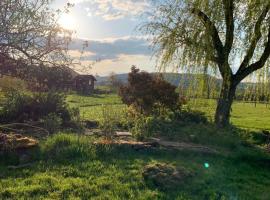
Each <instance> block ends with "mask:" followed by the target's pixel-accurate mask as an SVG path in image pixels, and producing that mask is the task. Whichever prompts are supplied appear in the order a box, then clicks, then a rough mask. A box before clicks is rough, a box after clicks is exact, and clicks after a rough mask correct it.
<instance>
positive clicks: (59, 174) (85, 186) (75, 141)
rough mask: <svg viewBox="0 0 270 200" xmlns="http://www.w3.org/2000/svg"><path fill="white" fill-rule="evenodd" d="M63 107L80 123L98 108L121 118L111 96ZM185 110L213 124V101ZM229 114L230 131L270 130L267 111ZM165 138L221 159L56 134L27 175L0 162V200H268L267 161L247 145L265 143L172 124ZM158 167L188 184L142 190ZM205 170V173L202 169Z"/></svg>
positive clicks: (245, 107)
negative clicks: (184, 176)
mask: <svg viewBox="0 0 270 200" xmlns="http://www.w3.org/2000/svg"><path fill="white" fill-rule="evenodd" d="M67 101H68V103H69V104H70V105H71V106H72V107H79V109H80V111H81V115H82V118H83V119H87V120H97V121H99V120H100V119H101V118H102V115H103V106H105V107H109V108H110V111H112V112H115V113H119V116H118V117H119V119H120V118H124V111H123V110H124V109H125V108H126V106H125V105H123V104H122V103H121V101H120V98H119V97H118V96H117V95H116V94H101V95H94V96H80V95H74V94H73V95H69V96H68V98H67ZM189 107H191V108H192V109H196V110H201V111H204V112H206V115H207V116H208V117H209V118H210V119H211V118H212V116H213V114H214V109H215V101H213V100H210V101H208V100H196V101H190V103H189ZM232 110H233V112H232V123H233V124H234V125H235V126H236V127H238V128H246V129H252V130H253V129H254V130H262V129H270V110H269V109H268V108H265V105H262V104H257V107H256V108H255V107H254V105H253V104H243V103H241V102H235V103H234V105H233V108H232ZM166 128H167V129H166ZM163 134H164V135H166V136H167V137H169V138H170V139H172V140H173V141H180V142H192V143H198V144H202V145H205V146H207V147H210V148H214V149H216V150H218V151H219V152H220V153H219V154H218V155H211V154H203V153H199V152H191V151H187V150H185V151H176V150H175V151H172V150H165V149H153V150H140V151H136V150H134V149H133V148H130V147H123V146H122V147H119V146H106V145H95V144H94V141H97V140H98V139H97V138H95V137H86V136H79V135H73V134H57V135H54V136H52V137H49V138H47V139H45V140H44V141H41V144H40V148H39V149H36V150H35V151H34V152H33V154H34V158H35V163H34V164H33V165H32V166H31V167H29V168H25V169H17V170H8V168H7V166H8V165H10V164H15V163H17V158H15V157H14V156H13V155H12V156H10V157H9V156H5V158H3V157H0V199H3V200H5V199H12V200H13V199H16V200H17V199H55V200H57V199H72V200H73V199H85V200H88V199H100V200H103V199H108V200H114V199H124V200H125V199H136V200H137V199H150V200H153V199H165V200H167V199H168V200H171V199H178V200H184V199H185V200H188V199H191V200H193V199H194V200H204V199H205V200H208V199H212V200H219V199H228V200H231V199H239V200H242V199H243V200H256V199H258V200H269V197H270V190H269V186H270V156H269V154H266V153H264V152H263V151H262V150H261V149H260V148H259V147H256V146H254V145H253V143H256V144H258V145H261V144H262V143H263V142H264V141H263V140H262V139H261V138H260V137H261V135H260V133H256V134H255V133H251V132H249V131H243V130H239V129H237V128H234V129H226V130H220V129H218V128H216V127H215V126H213V125H211V124H210V125H204V124H192V125H186V124H171V125H168V126H167V127H164V133H163ZM239 135H245V136H246V138H245V137H244V138H245V139H248V140H243V139H242V138H240V136H239ZM156 162H162V163H170V164H173V165H175V166H176V167H184V168H186V169H187V170H189V171H191V172H192V173H193V177H192V178H190V179H189V180H188V181H186V182H185V183H184V184H181V185H179V186H178V187H177V189H173V190H161V189H158V188H155V187H153V186H150V185H147V184H146V183H145V181H144V179H143V176H142V171H143V167H144V166H146V165H148V164H150V163H156ZM206 162H207V163H209V164H210V167H209V168H205V167H204V163H206Z"/></svg>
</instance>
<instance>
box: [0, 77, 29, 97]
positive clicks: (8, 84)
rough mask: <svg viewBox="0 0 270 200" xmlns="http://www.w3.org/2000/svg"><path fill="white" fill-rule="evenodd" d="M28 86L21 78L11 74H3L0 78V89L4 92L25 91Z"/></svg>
mask: <svg viewBox="0 0 270 200" xmlns="http://www.w3.org/2000/svg"><path fill="white" fill-rule="evenodd" d="M26 88H27V85H26V83H25V82H24V81H23V80H21V79H18V78H13V77H9V76H3V77H2V78H0V89H1V91H2V92H4V93H7V92H9V91H25V90H26Z"/></svg>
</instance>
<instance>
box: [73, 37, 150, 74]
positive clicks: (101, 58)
mask: <svg viewBox="0 0 270 200" xmlns="http://www.w3.org/2000/svg"><path fill="white" fill-rule="evenodd" d="M85 41H86V40H84V39H75V40H74V41H73V42H72V43H71V45H70V48H69V49H70V50H69V54H70V55H71V56H72V57H73V58H74V59H75V60H77V61H78V60H79V63H80V65H77V66H75V70H77V71H78V72H80V73H92V74H95V73H98V74H100V75H107V74H109V72H112V71H113V72H116V73H126V72H128V71H130V67H131V66H132V65H136V66H138V67H140V68H142V69H145V70H148V71H151V70H153V69H154V61H153V60H151V55H152V50H151V48H149V43H148V42H147V40H146V39H144V38H141V37H123V38H114V39H104V40H88V47H87V48H85V50H84V53H83V54H81V51H82V48H83V44H84V43H85ZM95 61H98V62H95ZM93 63H95V64H94V65H93ZM90 66H92V68H91V67H90Z"/></svg>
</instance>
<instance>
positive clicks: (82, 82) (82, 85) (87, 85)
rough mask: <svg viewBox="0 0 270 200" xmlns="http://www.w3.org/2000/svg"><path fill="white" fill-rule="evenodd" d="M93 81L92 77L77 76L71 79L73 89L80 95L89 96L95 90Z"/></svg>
mask: <svg viewBox="0 0 270 200" xmlns="http://www.w3.org/2000/svg"><path fill="white" fill-rule="evenodd" d="M95 81H97V80H96V78H95V77H94V76H93V75H83V74H79V75H77V76H75V78H74V79H73V84H74V89H75V90H76V91H77V92H80V93H82V94H91V93H92V92H93V91H94V89H95Z"/></svg>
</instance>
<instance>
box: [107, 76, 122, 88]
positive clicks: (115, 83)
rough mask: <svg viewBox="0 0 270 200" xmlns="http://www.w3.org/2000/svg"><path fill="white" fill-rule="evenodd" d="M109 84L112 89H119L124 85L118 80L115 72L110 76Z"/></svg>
mask: <svg viewBox="0 0 270 200" xmlns="http://www.w3.org/2000/svg"><path fill="white" fill-rule="evenodd" d="M109 84H110V86H111V88H112V89H118V88H119V87H121V85H123V83H122V81H121V80H120V79H118V78H117V76H116V74H115V73H114V72H112V73H110V75H109Z"/></svg>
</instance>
